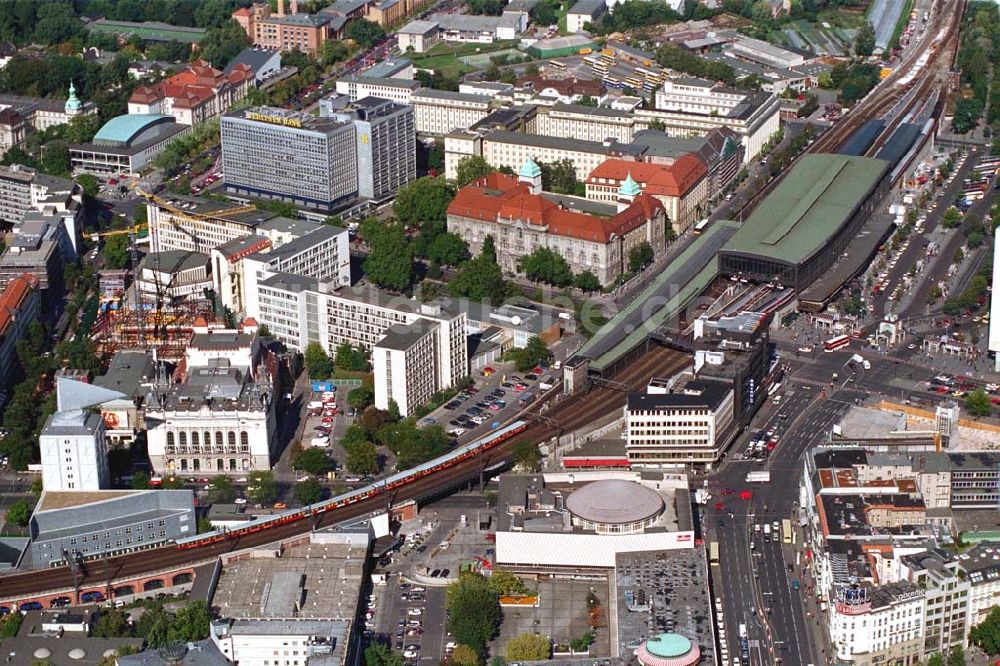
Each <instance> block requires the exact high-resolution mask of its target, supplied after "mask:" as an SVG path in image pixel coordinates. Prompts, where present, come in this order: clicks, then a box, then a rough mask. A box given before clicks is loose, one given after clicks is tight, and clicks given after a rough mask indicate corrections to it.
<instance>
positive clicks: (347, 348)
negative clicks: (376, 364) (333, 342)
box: [334, 342, 371, 372]
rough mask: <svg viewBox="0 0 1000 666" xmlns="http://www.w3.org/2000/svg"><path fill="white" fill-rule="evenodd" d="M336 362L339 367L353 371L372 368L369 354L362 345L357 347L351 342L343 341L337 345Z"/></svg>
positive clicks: (366, 370)
mask: <svg viewBox="0 0 1000 666" xmlns="http://www.w3.org/2000/svg"><path fill="white" fill-rule="evenodd" d="M334 364H335V365H336V366H337V367H338V368H342V369H344V370H349V371H351V372H368V371H369V370H371V364H370V363H369V362H368V354H366V353H365V350H364V349H362V348H361V346H360V345H359V346H357V347H355V346H354V345H352V344H351V343H350V342H342V343H341V344H340V346H338V347H337V353H336V355H335V357H334Z"/></svg>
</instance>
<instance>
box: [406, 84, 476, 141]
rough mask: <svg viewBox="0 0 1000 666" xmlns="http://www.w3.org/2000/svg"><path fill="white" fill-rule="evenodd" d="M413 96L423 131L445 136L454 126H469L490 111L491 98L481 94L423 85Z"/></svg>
mask: <svg viewBox="0 0 1000 666" xmlns="http://www.w3.org/2000/svg"><path fill="white" fill-rule="evenodd" d="M411 100H412V102H411V103H412V104H413V110H414V112H415V114H416V115H415V118H416V124H417V132H419V133H420V134H434V135H439V136H443V135H445V134H448V133H449V132H451V131H452V130H455V129H466V128H468V127H472V125H474V124H476V123H477V122H479V121H480V120H482V119H483V118H485V117H486V116H487V115H488V114H489V112H490V100H489V98H486V97H483V96H482V95H468V94H463V93H457V92H450V91H448V90H434V89H431V88H421V89H420V90H417V91H416V92H414V93H413V96H412V98H411Z"/></svg>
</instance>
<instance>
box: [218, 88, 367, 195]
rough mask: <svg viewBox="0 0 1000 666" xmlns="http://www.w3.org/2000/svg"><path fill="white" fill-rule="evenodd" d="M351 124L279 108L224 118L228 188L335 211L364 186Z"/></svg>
mask: <svg viewBox="0 0 1000 666" xmlns="http://www.w3.org/2000/svg"><path fill="white" fill-rule="evenodd" d="M355 141H356V138H355V130H354V127H353V125H352V124H351V123H345V122H341V121H338V120H334V119H332V118H317V117H316V116H312V115H309V114H304V113H297V112H293V111H288V110H286V109H278V108H273V107H256V108H250V109H241V110H239V111H233V112H230V113H228V114H226V115H224V116H223V117H222V162H223V165H224V168H225V174H226V175H225V183H226V191H227V192H228V193H230V194H233V195H237V196H247V197H255V198H261V199H275V200H279V201H285V202H288V203H291V204H294V205H296V206H300V207H302V208H310V209H316V210H319V211H323V212H331V211H333V210H334V209H335V208H336V207H337V206H340V205H342V204H344V203H347V201H348V200H350V199H351V198H352V197H354V196H355V195H356V193H357V191H358V174H357V151H356V149H355Z"/></svg>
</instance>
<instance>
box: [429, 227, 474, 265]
mask: <svg viewBox="0 0 1000 666" xmlns="http://www.w3.org/2000/svg"><path fill="white" fill-rule="evenodd" d="M427 258H428V259H430V260H431V261H433V262H434V263H436V264H438V265H439V266H458V265H459V264H460V263H462V262H463V261H465V260H466V259H468V258H469V246H468V245H467V244H466V242H465V241H464V240H462V237H461V236H459V235H457V234H453V233H450V232H448V233H443V234H441V235H439V236H438V237H437V238H435V239H434V240H433V241H432V242H431V243H430V245H428V246H427Z"/></svg>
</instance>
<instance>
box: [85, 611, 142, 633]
mask: <svg viewBox="0 0 1000 666" xmlns="http://www.w3.org/2000/svg"><path fill="white" fill-rule="evenodd" d="M91 635H92V636H93V637H94V638H127V637H128V636H131V635H132V629H131V627H129V624H128V616H127V615H126V614H125V611H122V610H119V609H117V608H109V609H106V610H102V611H101V613H100V615H98V617H97V621H96V622H94V625H93V628H92V629H91Z"/></svg>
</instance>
